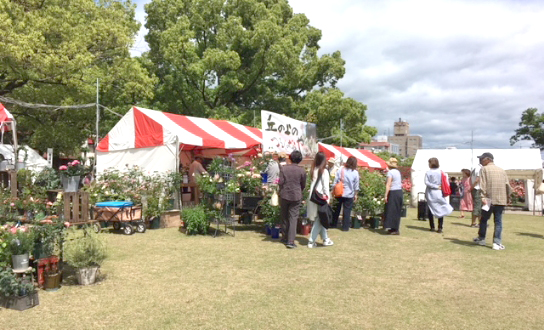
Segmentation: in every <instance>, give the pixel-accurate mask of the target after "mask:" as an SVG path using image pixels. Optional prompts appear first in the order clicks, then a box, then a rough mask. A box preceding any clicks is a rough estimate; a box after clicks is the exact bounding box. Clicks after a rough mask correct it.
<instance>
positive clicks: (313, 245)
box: [308, 242, 317, 249]
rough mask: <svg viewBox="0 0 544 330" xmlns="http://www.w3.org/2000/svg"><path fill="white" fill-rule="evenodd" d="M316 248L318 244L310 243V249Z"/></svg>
mask: <svg viewBox="0 0 544 330" xmlns="http://www.w3.org/2000/svg"><path fill="white" fill-rule="evenodd" d="M316 246H317V244H316V242H308V249H313V248H314V247H316Z"/></svg>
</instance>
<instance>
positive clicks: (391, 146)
mask: <svg viewBox="0 0 544 330" xmlns="http://www.w3.org/2000/svg"><path fill="white" fill-rule="evenodd" d="M358 149H364V150H370V151H372V152H374V153H377V152H380V151H387V152H390V153H392V154H397V155H398V154H399V145H398V144H395V143H389V142H387V136H385V135H378V136H375V137H374V138H373V139H372V142H370V143H361V144H359V146H358Z"/></svg>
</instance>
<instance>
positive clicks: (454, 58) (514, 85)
mask: <svg viewBox="0 0 544 330" xmlns="http://www.w3.org/2000/svg"><path fill="white" fill-rule="evenodd" d="M134 2H135V3H136V4H137V6H138V7H137V9H136V18H137V19H138V20H140V22H142V24H143V23H145V11H144V8H143V5H144V4H145V3H148V2H150V0H136V1H134ZM289 3H290V5H291V7H292V8H293V10H294V12H295V13H304V14H306V16H307V17H308V18H309V19H310V24H311V25H312V26H314V27H316V28H318V29H320V30H321V31H322V39H321V42H320V46H321V50H320V53H321V54H326V53H332V52H334V51H336V50H339V51H341V53H342V57H343V58H344V60H345V61H346V74H345V76H344V78H343V79H342V80H340V82H339V84H338V87H339V88H340V89H341V90H342V91H344V93H345V94H346V96H348V97H351V98H354V99H356V100H358V101H360V102H362V103H364V104H366V105H367V106H368V111H367V117H368V122H367V124H368V125H372V126H375V127H376V128H378V131H379V134H387V132H388V130H389V133H390V134H392V132H393V124H394V122H395V121H397V120H399V118H402V120H405V121H408V122H409V123H410V133H411V134H418V135H421V136H422V137H423V147H424V148H446V147H451V146H453V147H457V148H468V147H470V141H471V134H472V132H473V134H474V140H473V141H474V144H473V145H474V147H475V148H490V149H491V148H510V144H509V139H510V136H512V135H513V134H514V130H515V129H516V128H517V127H518V123H519V121H520V118H521V113H522V112H523V111H524V110H526V109H527V108H531V107H535V108H539V110H540V112H542V111H544V33H543V31H544V19H542V18H543V17H544V1H537V0H535V1H530V0H526V1H522V0H485V1H484V0H471V1H461V0H456V1H453V0H410V1H407V0H404V1H400V0H381V1H375V0H336V1H330V0H290V1H289ZM145 33H146V31H145V28H143V26H142V29H141V30H140V33H139V35H138V36H137V37H136V40H135V44H134V47H133V49H132V53H133V54H134V55H138V54H140V53H141V52H143V51H145V50H146V49H147V45H146V43H145V40H144V35H145ZM318 124H319V123H318ZM530 145H531V143H530V142H519V143H517V144H516V145H515V146H514V147H516V148H519V147H528V146H530Z"/></svg>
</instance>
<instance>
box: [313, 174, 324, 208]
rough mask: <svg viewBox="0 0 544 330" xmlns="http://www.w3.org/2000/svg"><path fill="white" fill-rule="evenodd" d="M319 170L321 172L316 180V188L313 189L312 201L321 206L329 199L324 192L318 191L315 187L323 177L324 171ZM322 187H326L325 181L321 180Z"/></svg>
mask: <svg viewBox="0 0 544 330" xmlns="http://www.w3.org/2000/svg"><path fill="white" fill-rule="evenodd" d="M317 172H318V173H319V174H318V175H317V180H316V181H315V185H314V189H313V190H312V193H311V194H310V202H313V203H316V204H317V205H320V206H321V205H325V204H327V199H326V197H325V195H324V194H322V193H319V192H317V190H316V189H315V188H316V187H317V183H318V182H319V180H321V179H322V175H323V172H319V170H317ZM321 187H322V188H324V187H323V182H321Z"/></svg>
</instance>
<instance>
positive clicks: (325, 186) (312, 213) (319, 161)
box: [306, 151, 334, 248]
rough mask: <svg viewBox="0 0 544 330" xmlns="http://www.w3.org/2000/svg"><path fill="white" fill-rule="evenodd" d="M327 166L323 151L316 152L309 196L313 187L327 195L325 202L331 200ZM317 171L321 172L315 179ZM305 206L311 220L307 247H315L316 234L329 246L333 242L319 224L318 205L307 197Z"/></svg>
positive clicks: (325, 229) (311, 172)
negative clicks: (311, 224)
mask: <svg viewBox="0 0 544 330" xmlns="http://www.w3.org/2000/svg"><path fill="white" fill-rule="evenodd" d="M326 166H327V159H326V158H325V154H324V153H323V152H321V151H320V152H318V153H317V154H316V155H315V159H314V161H313V163H312V170H311V171H310V175H311V178H312V184H311V185H310V191H309V194H308V195H309V196H311V195H312V191H313V190H314V186H315V189H316V190H317V192H319V193H321V194H323V195H325V196H327V203H329V204H330V202H331V192H330V189H329V184H330V174H329V171H328V170H327V168H326ZM319 173H321V179H319V181H317V178H318V177H319ZM306 205H308V206H307V208H306V214H307V216H308V219H310V221H313V223H314V224H313V226H312V231H311V233H310V240H309V241H308V247H309V248H314V247H316V245H317V244H316V242H315V241H316V239H317V236H318V235H321V239H323V245H325V246H330V245H333V244H334V243H333V242H332V240H331V239H330V238H329V236H328V233H327V228H325V227H323V226H322V225H321V222H320V221H319V217H318V215H317V209H318V207H319V205H317V204H315V203H314V202H311V201H310V199H309V198H308V201H307V204H306Z"/></svg>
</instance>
